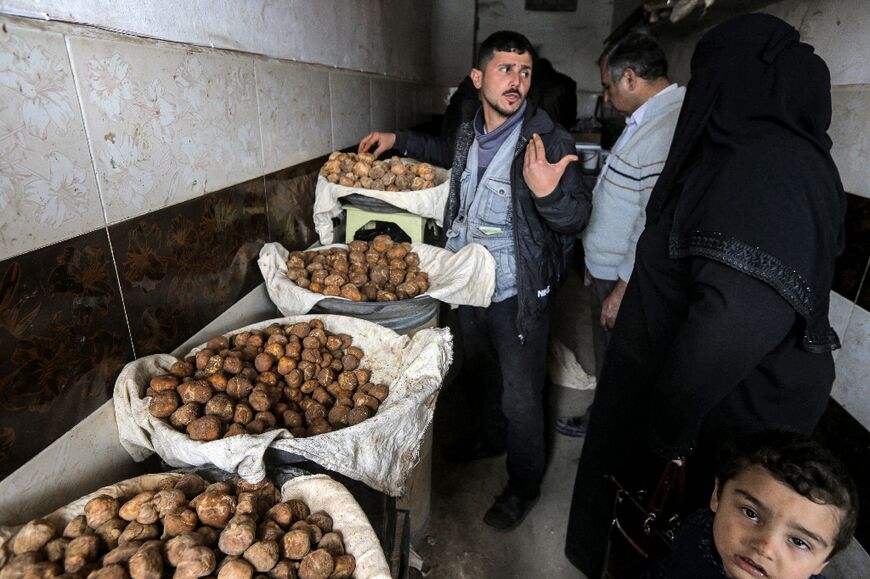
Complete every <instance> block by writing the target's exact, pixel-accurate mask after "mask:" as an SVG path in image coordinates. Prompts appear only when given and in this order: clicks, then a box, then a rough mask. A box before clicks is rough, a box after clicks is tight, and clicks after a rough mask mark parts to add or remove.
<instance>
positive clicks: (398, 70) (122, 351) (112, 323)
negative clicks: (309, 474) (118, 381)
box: [0, 0, 437, 479]
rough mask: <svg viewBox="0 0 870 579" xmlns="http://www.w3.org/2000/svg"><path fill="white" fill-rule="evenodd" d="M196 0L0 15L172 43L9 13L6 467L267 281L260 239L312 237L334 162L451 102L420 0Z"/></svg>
mask: <svg viewBox="0 0 870 579" xmlns="http://www.w3.org/2000/svg"><path fill="white" fill-rule="evenodd" d="M193 3H196V4H200V5H201V6H200V8H201V9H200V10H192V11H190V12H189V14H190V16H191V17H192V18H194V19H196V20H197V22H186V21H184V20H185V19H184V18H181V17H180V16H182V15H180V14H179V13H178V9H175V10H173V9H172V7H174V6H176V4H175V3H146V4H144V5H141V3H126V2H122V3H112V2H100V1H98V2H86V3H69V2H43V3H35V2H24V1H16V2H5V3H4V5H3V7H2V8H0V11H5V10H8V9H10V8H16V9H29V10H31V11H32V10H33V7H34V6H37V7H38V8H39V9H40V10H45V11H48V12H49V13H50V14H52V15H54V16H57V15H58V14H60V15H61V16H64V17H66V18H69V19H74V20H79V21H85V22H89V23H92V24H97V25H100V26H105V27H111V28H122V29H125V30H132V31H134V32H136V33H137V34H142V35H148V36H152V37H159V38H164V39H168V40H172V41H173V42H168V41H166V40H156V39H153V38H141V37H137V36H131V35H126V34H117V33H113V32H108V31H105V30H101V29H98V28H96V27H93V26H82V25H76V24H70V23H61V22H38V21H35V20H33V19H29V18H19V17H13V16H8V15H5V16H4V15H2V14H0V365H2V367H3V368H4V369H5V370H4V371H2V372H0V479H2V478H4V477H6V476H7V475H8V474H9V473H10V472H12V471H13V470H15V469H16V468H18V467H20V466H21V465H22V464H24V463H25V462H26V461H27V460H29V459H30V458H31V457H33V456H34V455H35V454H36V453H37V452H39V451H40V450H42V449H43V448H45V447H46V446H47V445H48V444H50V443H51V442H52V441H53V440H55V439H57V438H58V437H59V436H60V435H61V434H63V433H64V432H66V431H68V430H69V429H70V428H71V427H72V426H74V425H75V424H76V423H78V422H79V421H81V420H82V419H83V418H84V417H86V416H88V415H89V414H90V413H91V412H93V411H94V410H95V409H96V408H98V407H99V406H100V405H101V404H103V403H104V402H105V401H106V400H108V399H109V398H110V397H111V391H112V386H113V384H114V379H115V376H117V373H118V372H119V370H120V368H121V367H122V366H123V365H124V364H125V363H126V362H128V361H130V360H132V359H133V358H134V356H142V355H146V354H150V353H154V352H163V351H171V350H173V349H174V348H175V347H177V346H178V345H179V344H180V343H181V342H182V341H184V340H185V339H187V338H188V337H189V336H191V335H192V334H193V333H195V332H196V331H197V330H199V329H200V328H202V327H203V326H205V325H206V324H207V323H208V322H209V321H211V320H212V319H213V318H214V317H215V316H216V315H217V313H218V312H221V311H223V310H224V309H226V307H227V306H229V305H230V304H232V303H234V302H236V301H237V300H238V299H239V298H241V297H242V296H244V295H246V294H247V293H248V292H249V291H250V290H251V289H252V288H253V287H255V286H256V285H257V284H258V283H260V281H261V278H260V273H259V270H258V269H257V267H256V256H257V254H258V252H259V249H260V247H261V245H262V244H263V243H264V242H266V241H268V240H275V241H280V242H282V243H283V244H284V245H286V246H288V247H294V248H295V247H303V246H306V245H308V244H310V243H311V242H312V241H313V240H314V235H313V225H312V223H311V212H312V202H313V190H314V176H315V175H316V172H317V170H318V168H319V166H320V164H322V161H323V158H324V155H326V154H328V153H329V152H330V151H331V150H333V149H336V148H343V147H347V146H351V145H353V144H354V143H356V142H357V141H358V140H359V139H360V138H361V137H362V136H364V135H365V134H366V133H367V132H368V131H370V130H371V129H372V128H373V127H376V128H385V129H396V128H404V127H408V126H411V125H414V124H417V123H420V122H423V121H425V120H427V119H428V114H429V113H430V112H431V110H432V107H433V106H434V105H433V102H437V99H436V98H435V97H433V95H434V94H435V91H434V89H431V88H430V87H428V86H424V85H421V84H419V83H417V82H415V81H414V79H415V78H417V77H418V76H419V72H420V69H421V66H419V61H420V58H419V55H421V54H423V55H426V56H428V35H427V34H424V32H427V28H426V25H425V18H426V16H427V13H428V3H426V2H424V3H417V2H411V1H410V0H407V1H400V0H383V1H374V0H372V1H369V2H361V3H356V2H346V3H345V2H339V1H337V0H336V1H334V2H327V1H324V2H288V3H283V2H281V3H276V2H269V1H267V0H263V1H262V2H251V3H247V4H246V5H248V6H255V5H256V6H259V7H260V10H254V11H251V12H249V13H244V14H235V13H236V12H238V4H236V3H233V2H193ZM126 4H130V6H127V8H129V9H130V10H120V9H119V5H126ZM133 4H135V6H133ZM361 5H365V6H361ZM185 6H186V7H189V5H188V3H185ZM366 6H368V8H370V9H372V10H374V13H372V12H371V11H370V12H365V11H364V10H363V8H365V7H366ZM122 7H123V6H122ZM158 8H162V11H161V10H158ZM384 10H386V11H387V12H389V13H390V14H391V15H395V16H397V17H401V18H402V22H403V23H404V25H405V26H404V28H403V30H404V32H402V33H400V34H397V35H392V36H391V35H389V34H386V33H385V32H386V31H384V30H381V28H380V27H381V26H382V22H383V21H384V20H383V18H382V17H383V14H381V16H380V17H377V18H376V16H378V14H380V13H381V12H380V11H384ZM64 11H66V12H64ZM185 15H187V11H185ZM220 15H222V16H221V17H218V16H220ZM234 17H235V18H234ZM221 18H223V19H221ZM325 18H328V19H330V22H331V25H330V26H328V27H327V28H329V30H330V32H329V34H331V35H332V38H333V40H335V36H336V35H339V34H340V35H342V36H341V41H336V42H333V44H332V45H330V46H327V44H328V43H326V42H325V41H324V37H323V36H318V37H317V39H316V41H315V40H312V42H311V43H309V44H305V43H303V42H301V41H302V40H304V38H305V37H304V34H303V32H302V31H303V30H309V32H308V34H309V37H310V38H311V37H312V35H313V34H314V32H315V31H317V30H321V31H322V30H323V28H324V24H323V22H324V19H325ZM300 19H301V20H300ZM304 19H308V20H307V22H306V21H305V20H304ZM282 23H283V24H286V25H287V26H288V28H287V29H285V30H283V31H282V30H281V29H280V28H279V26H281V24H282ZM351 23H355V25H352V24H351ZM258 24H262V26H263V28H262V29H261V30H259V31H254V30H253V28H255V27H256V26H257V25H258ZM291 24H292V26H291ZM291 29H292V30H295V31H297V32H299V33H300V34H302V37H301V38H300V37H299V36H298V35H288V33H287V31H288V30H291ZM408 30H411V31H415V33H416V36H409V34H410V33H409V32H408ZM255 32H256V33H255ZM363 35H368V36H366V38H365V39H364V38H363ZM290 36H293V38H290ZM327 37H329V36H328V35H327ZM401 41H405V42H407V45H406V46H401V45H398V44H397V43H398V42H401ZM182 42H184V43H182ZM210 43H211V44H215V45H216V46H219V47H220V46H225V47H229V48H233V49H234V50H232V51H229V50H221V49H220V48H211V47H210V46H195V45H194V44H205V45H209V44H210ZM348 43H351V45H352V46H364V50H362V55H360V54H358V53H356V52H354V51H353V50H348V51H347V52H346V53H344V52H342V53H341V54H340V53H339V52H338V50H339V48H342V47H346V46H348ZM288 47H289V48H288ZM242 51H244V52H242ZM282 51H283V52H282ZM288 51H289V52H288ZM264 54H268V55H273V56H280V57H283V58H285V59H281V58H270V57H266V56H263V55H264ZM306 55H310V58H311V62H315V63H317V64H309V63H302V62H291V61H289V60H286V58H288V57H292V58H294V59H301V58H304V57H305V56H306ZM320 64H329V65H330V67H329V68H327V67H325V66H321V65H320ZM336 67H340V68H336ZM348 68H351V69H353V70H347V69H348ZM361 71H365V72H361ZM372 73H377V74H372ZM384 73H388V74H389V75H390V76H385V74H384Z"/></svg>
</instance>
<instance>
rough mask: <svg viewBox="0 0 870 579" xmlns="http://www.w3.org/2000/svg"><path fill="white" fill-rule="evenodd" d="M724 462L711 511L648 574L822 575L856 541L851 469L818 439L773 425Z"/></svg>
mask: <svg viewBox="0 0 870 579" xmlns="http://www.w3.org/2000/svg"><path fill="white" fill-rule="evenodd" d="M731 450H732V451H731V453H730V455H729V456H728V457H727V458H726V459H725V460H724V461H723V462H722V463H721V466H720V468H719V472H718V474H717V476H716V487H715V489H714V490H713V495H712V497H711V498H710V509H704V510H702V511H698V512H696V513H694V514H693V515H691V516H690V517H689V518H687V519H686V520H685V521H684V522H683V525H682V527H681V528H680V532H679V534H678V535H677V538H676V540H675V542H674V546H673V549H672V551H671V553H670V555H669V556H668V557H667V558H665V559H664V560H663V561H660V562H659V563H658V564H657V565H655V566H654V567H653V568H652V569H650V571H648V572H647V574H646V575H645V577H647V578H648V579H707V578H711V579H712V578H721V577H729V578H732V579H744V578H750V577H752V578H756V577H768V578H770V579H810V578H815V579H822V576H821V575H819V574H820V573H821V571H822V569H823V568H824V567H825V565H826V564H827V563H828V561H830V560H831V557H833V556H834V555H835V554H837V553H838V552H839V551H841V550H842V549H844V548H845V547H846V546H847V545H848V544H849V542H850V541H851V540H852V535H853V534H854V532H855V525H856V523H857V519H858V492H857V489H856V488H855V483H854V481H853V480H852V477H851V476H850V475H849V473H848V471H847V470H846V468H845V467H844V466H843V465H842V464H841V463H840V462H839V461H838V460H837V459H836V458H834V457H833V455H832V454H831V453H830V452H828V451H827V450H826V449H824V448H823V447H821V446H820V445H819V444H818V443H816V442H815V441H813V440H811V439H809V438H807V437H805V436H803V435H799V434H792V433H786V432H779V431H766V432H760V433H757V434H754V435H752V436H749V437H746V438H744V439H742V440H740V441H739V442H737V443H736V444H735V445H734V448H733V449H731Z"/></svg>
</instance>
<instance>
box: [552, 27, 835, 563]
mask: <svg viewBox="0 0 870 579" xmlns="http://www.w3.org/2000/svg"><path fill="white" fill-rule="evenodd" d="M830 120H831V99H830V78H829V74H828V70H827V67H826V66H825V63H824V61H822V59H821V58H819V57H818V56H816V55H815V54H814V53H813V49H812V47H811V46H809V45H807V44H803V43H801V42H800V40H799V35H798V33H797V31H796V30H795V29H794V28H792V27H791V26H789V25H787V24H786V23H784V22H783V21H781V20H779V19H777V18H775V17H773V16H768V15H763V14H752V15H747V16H741V17H738V18H735V19H733V20H730V21H728V22H726V23H724V24H721V25H719V26H717V27H716V28H714V29H712V30H711V31H710V32H708V33H707V34H706V35H705V36H704V37H703V38H702V39H701V41H700V42H699V43H698V46H697V48H696V50H695V53H694V55H693V57H692V78H691V81H690V82H689V85H688V90H687V93H686V99H685V102H684V104H683V109H682V111H681V114H680V119H679V122H678V123H677V127H676V132H675V134H674V140H673V143H672V145H671V150H670V154H669V156H668V160H667V163H666V165H665V168H664V170H663V173H662V175H661V177H660V178H659V180H658V183H657V184H656V187H655V189H654V191H653V193H652V196H651V198H650V201H649V204H648V206H647V225H646V229H645V231H644V233H643V235H642V236H641V237H640V240H639V241H638V244H637V258H636V261H635V269H634V273H633V274H632V277H631V280H630V281H629V284H628V289H627V291H626V294H625V298H624V299H623V302H622V306H621V308H620V312H619V318H618V319H617V323H616V327H615V328H614V333H613V337H612V340H611V342H610V345H609V349H608V352H607V356H606V359H605V362H604V368H603V371H602V376H601V381H600V384H599V386H598V390H597V392H596V395H595V402H594V404H595V412H593V413H592V417H591V421H590V424H589V429H588V432H587V435H586V440H585V442H584V445H583V453H582V456H581V459H580V464H579V468H578V471H577V480H576V483H575V486H574V496H573V500H572V504H571V512H570V520H569V524H568V534H567V541H566V550H565V552H566V555H567V556H568V558H569V559H570V560H571V562H572V563H573V564H574V565H576V566H577V567H578V568H580V569H581V570H582V571H583V572H584V573H585V574H586V575H587V576H588V577H590V578H597V577H598V576H599V575H600V573H601V567H602V564H603V558H604V550H605V547H606V535H607V529H608V526H609V522H610V517H611V507H612V505H611V502H610V499H609V496H608V490H607V488H606V483H605V480H604V475H606V474H614V475H616V476H617V478H618V479H619V480H620V481H621V482H623V484H626V485H627V486H629V488H631V487H632V486H635V487H646V488H649V487H650V486H651V485H653V484H654V483H655V481H656V480H657V478H658V475H660V474H661V471H662V469H663V467H664V465H665V464H666V463H667V461H668V460H673V459H678V458H685V459H686V471H687V493H688V501H687V504H686V505H685V507H686V509H687V510H689V511H691V510H694V509H696V508H699V507H701V506H704V505H705V504H707V502H709V497H710V492H711V491H712V487H713V476H714V475H713V473H714V468H713V465H712V462H713V460H714V457H715V454H716V452H717V450H718V449H719V448H720V447H721V445H722V444H723V443H725V442H726V441H727V439H729V438H731V437H732V436H733V435H735V434H738V433H742V432H750V431H758V430H762V429H767V428H779V429H786V430H792V431H797V432H802V433H807V434H809V433H811V432H812V431H813V429H814V428H815V426H816V424H817V422H818V420H819V418H820V417H821V415H822V413H823V411H824V409H825V406H826V404H827V402H828V397H829V395H830V392H831V386H832V384H833V380H834V365H833V360H832V356H831V351H832V350H834V349H836V348H838V347H839V341H838V339H837V336H836V334H835V333H834V331H833V330H832V329H831V327H830V324H829V323H828V300H829V293H830V289H831V278H832V275H833V264H834V259H835V257H836V256H837V255H838V254H839V253H840V252H841V250H842V246H843V227H842V223H843V214H844V210H845V195H844V193H843V189H842V185H841V184H840V179H839V175H838V173H837V169H836V167H835V165H834V163H833V161H832V159H831V155H830V148H831V142H830V139H829V138H828V136H827V134H826V131H827V128H828V126H829V124H830Z"/></svg>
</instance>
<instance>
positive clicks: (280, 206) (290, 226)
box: [266, 155, 327, 250]
mask: <svg viewBox="0 0 870 579" xmlns="http://www.w3.org/2000/svg"><path fill="white" fill-rule="evenodd" d="M326 159H327V156H326V155H324V156H322V157H319V158H317V159H312V160H311V161H308V162H306V163H301V164H299V165H297V166H295V167H291V168H289V169H285V170H283V171H278V172H276V173H272V174H271V175H266V200H267V203H268V207H269V229H270V231H271V233H272V241H276V242H278V243H280V244H281V245H283V246H284V247H286V248H287V249H289V250H294V249H304V248H306V247H309V246H310V245H311V244H312V243H314V242H315V241H317V232H315V230H314V221H313V220H312V215H313V213H314V188H315V187H316V185H317V174H318V172H319V171H320V167H321V166H322V165H323V163H324V162H326Z"/></svg>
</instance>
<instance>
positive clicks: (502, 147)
mask: <svg viewBox="0 0 870 579" xmlns="http://www.w3.org/2000/svg"><path fill="white" fill-rule="evenodd" d="M534 62H535V54H534V49H533V48H532V45H531V43H530V42H529V41H528V39H527V38H525V37H524V36H522V35H521V34H518V33H516V32H511V31H501V32H496V33H494V34H492V35H491V36H489V37H488V38H487V39H486V40H484V41H483V43H482V44H481V47H480V50H479V51H478V56H477V63H476V66H475V68H473V69H472V70H471V75H470V77H471V80H472V82H473V83H474V88H475V89H477V91H478V93H479V101H477V102H472V101H467V103H466V104H467V105H468V106H467V107H463V115H462V123H461V124H460V125H459V128H458V129H457V130H456V132H455V135H454V137H453V138H452V139H445V138H437V137H431V136H428V135H424V134H421V133H416V132H414V131H401V132H399V133H398V134H397V133H379V132H376V133H371V134H370V135H368V136H366V137H365V138H364V139H363V140H362V141H361V142H360V145H359V152H364V151H369V150H370V149H373V150H374V155H375V156H376V157H377V156H378V155H380V154H381V153H383V152H384V151H386V150H387V149H390V148H392V147H395V148H397V149H398V150H399V151H401V152H402V153H403V154H404V155H407V156H412V157H415V158H418V159H421V160H425V161H429V162H432V163H435V164H437V165H441V166H450V167H452V174H451V178H450V193H449V195H448V198H447V202H446V205H445V209H444V227H445V232H444V234H445V235H444V237H445V239H444V240H443V241H444V243H445V245H446V247H447V248H448V249H450V250H452V251H456V250H458V249H460V248H461V247H463V246H465V245H466V244H468V243H478V244H480V245H483V246H484V247H486V249H487V250H488V251H489V252H490V253H491V254H492V256H493V258H494V259H495V263H496V266H495V271H496V283H495V294H494V295H493V296H492V304H491V305H490V306H489V307H487V308H476V307H471V306H460V308H459V324H460V328H461V329H462V335H463V341H462V343H463V355H464V359H465V361H466V365H465V368H466V369H467V370H468V373H467V374H466V380H465V381H464V382H465V384H466V386H467V388H468V389H469V390H470V391H471V392H472V393H473V394H475V395H477V396H478V397H479V399H478V400H477V407H478V409H479V414H478V420H477V421H476V423H475V425H474V426H475V427H476V430H477V432H476V433H475V437H474V438H473V439H472V440H468V441H464V442H465V444H461V445H457V448H456V449H455V450H454V452H452V453H451V458H452V459H454V460H463V459H465V460H473V459H477V458H485V457H487V456H496V455H499V454H501V453H502V452H506V453H507V471H508V482H507V488H505V490H504V492H502V494H501V495H499V497H498V498H497V499H496V500H495V502H494V504H493V505H492V507H490V508H489V510H488V511H487V512H486V514H485V515H484V519H483V520H484V522H485V523H486V524H487V525H489V526H491V527H493V528H495V529H498V530H502V531H507V530H510V529H513V528H515V527H516V526H517V525H519V524H520V523H521V522H522V520H523V518H525V516H526V515H527V514H528V512H529V510H530V509H531V508H532V506H533V505H534V503H535V501H536V500H537V498H538V495H539V493H540V486H541V480H542V478H543V475H544V468H545V464H546V452H545V446H546V444H545V431H546V429H545V425H544V383H545V380H544V377H545V370H546V352H547V335H548V329H549V308H550V303H551V300H552V297H553V294H554V293H555V291H556V290H557V289H558V287H559V284H560V283H561V281H562V280H563V279H564V276H565V268H566V265H567V263H568V259H569V257H568V256H569V255H570V252H571V249H572V247H573V243H574V240H575V239H576V237H577V235H578V234H579V233H580V232H581V231H582V230H583V227H584V226H585V225H586V223H587V221H588V218H589V213H590V210H591V208H590V199H589V194H588V192H587V191H586V190H585V189H584V187H583V184H582V182H581V178H580V171H579V168H578V167H577V164H576V163H573V161H575V160H576V159H577V156H576V155H574V141H573V139H572V138H571V135H570V134H568V132H567V131H565V129H563V128H562V127H560V126H559V125H557V124H556V123H555V122H553V120H552V119H551V118H550V117H549V115H548V114H547V113H546V112H544V111H543V110H541V109H538V108H537V107H535V106H534V105H533V104H531V103H529V102H527V100H526V96H527V95H528V92H529V87H530V85H531V79H532V74H533V73H532V70H533V67H534Z"/></svg>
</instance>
